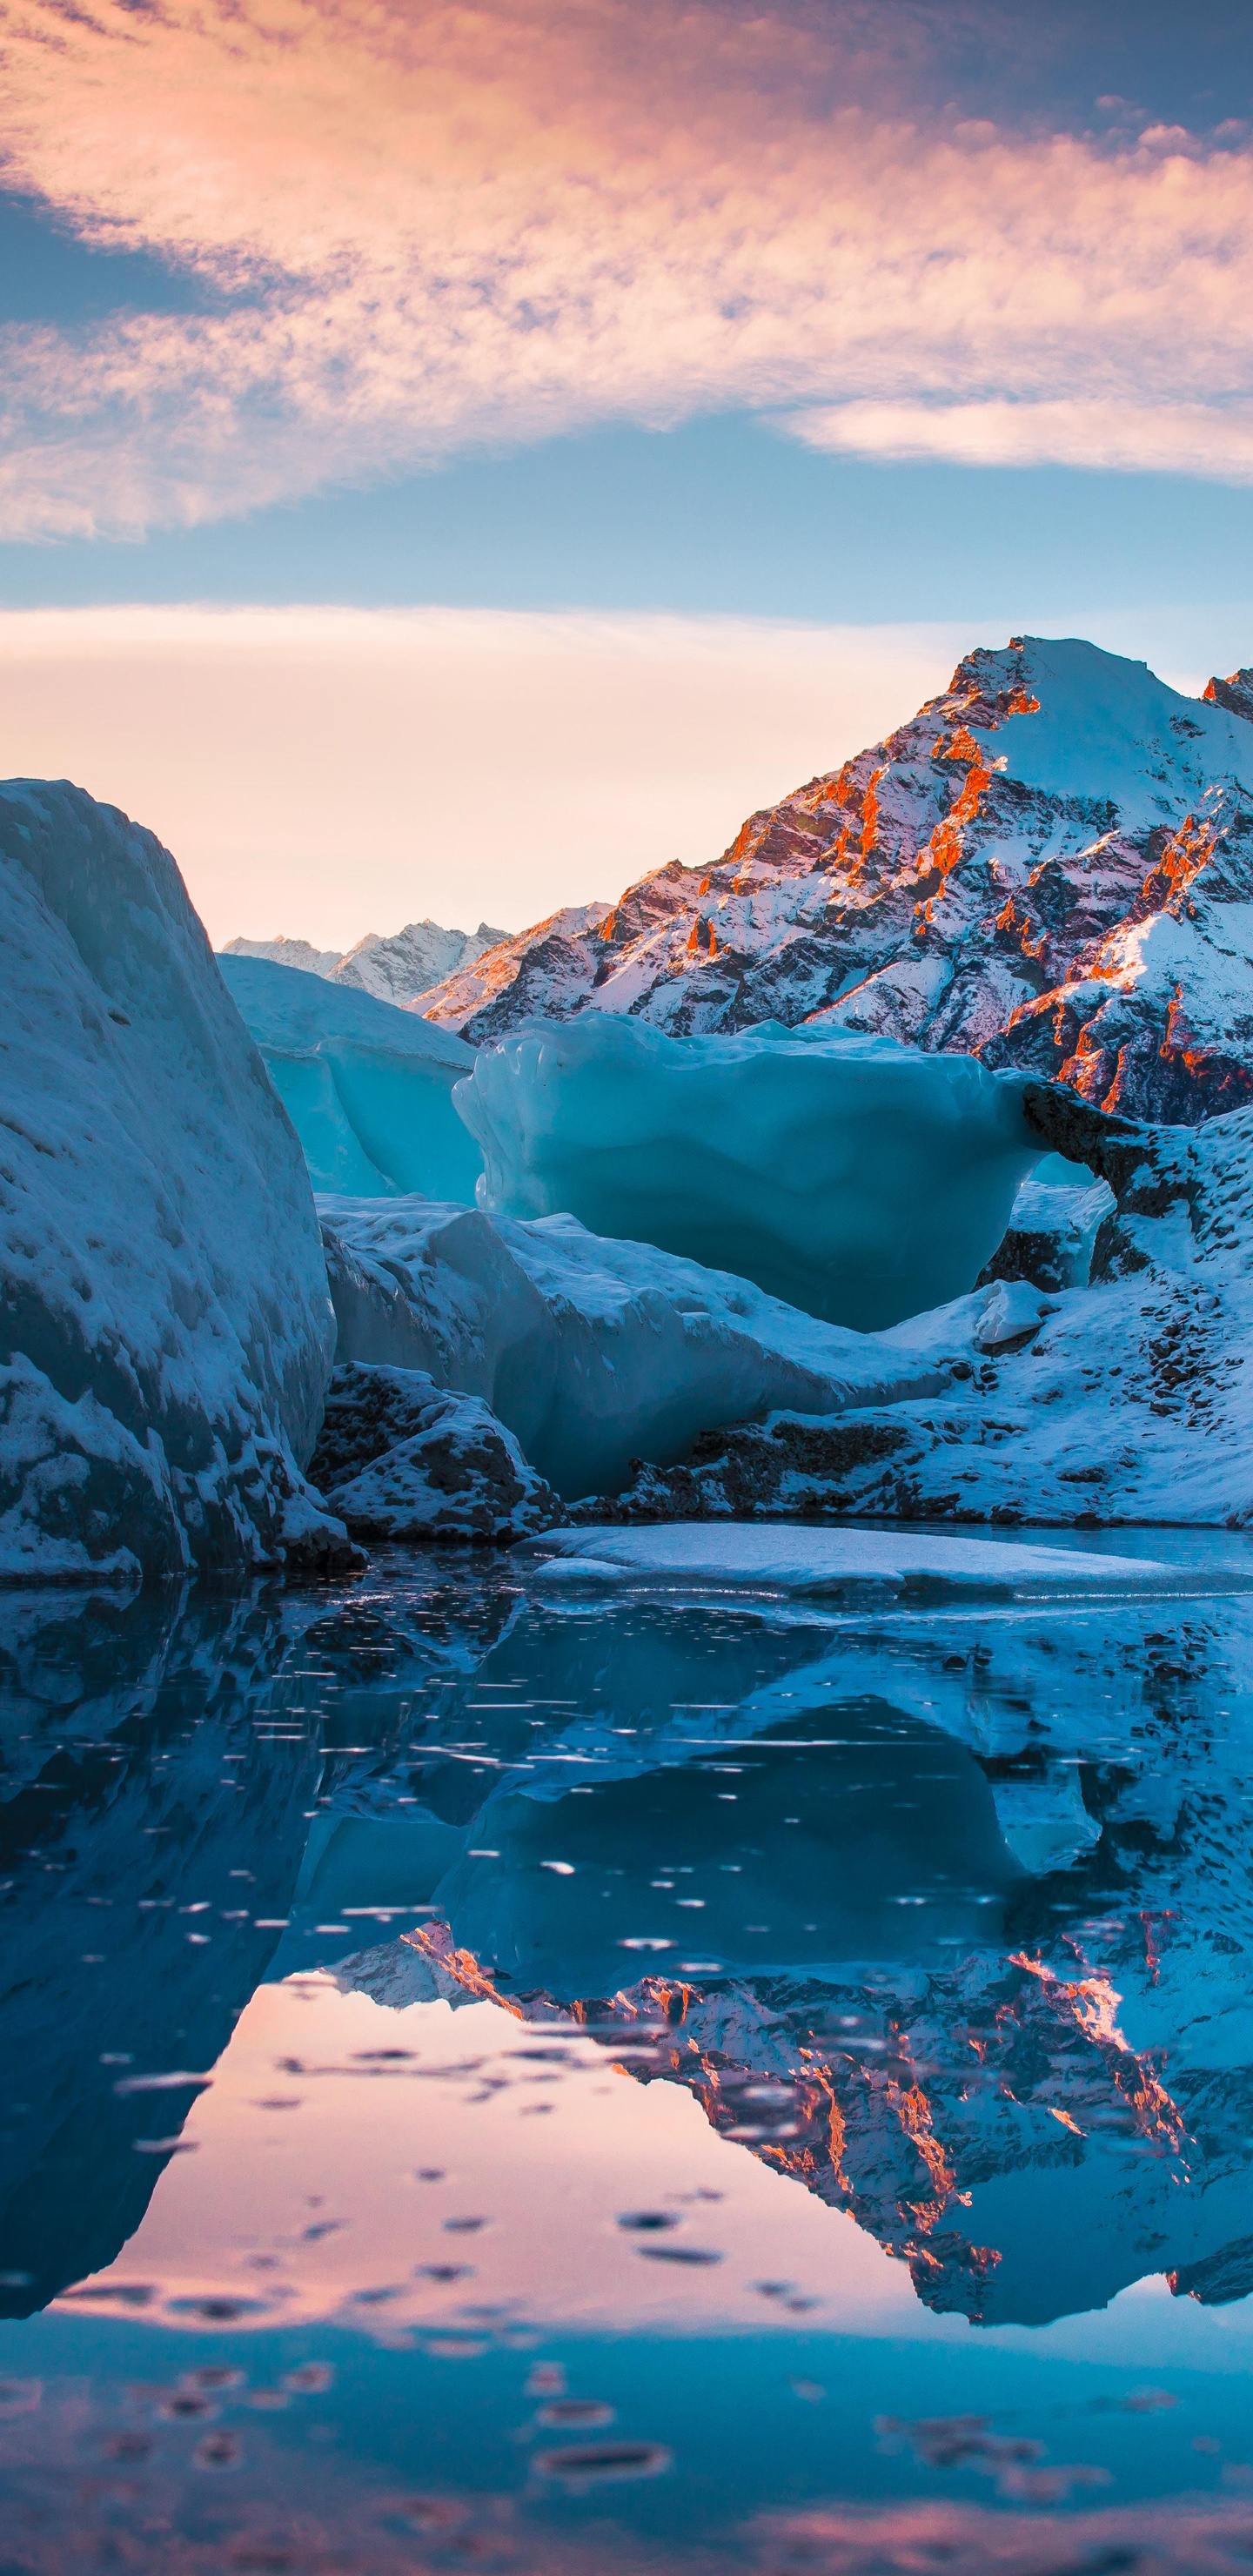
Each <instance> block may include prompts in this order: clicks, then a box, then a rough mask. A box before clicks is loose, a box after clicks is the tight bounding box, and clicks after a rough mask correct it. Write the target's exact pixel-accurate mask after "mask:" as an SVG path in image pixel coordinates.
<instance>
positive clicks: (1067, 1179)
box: [980, 1154, 1115, 1288]
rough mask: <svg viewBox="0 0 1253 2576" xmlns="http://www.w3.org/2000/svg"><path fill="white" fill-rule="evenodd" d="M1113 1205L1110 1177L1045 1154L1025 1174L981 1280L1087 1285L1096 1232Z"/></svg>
mask: <svg viewBox="0 0 1253 2576" xmlns="http://www.w3.org/2000/svg"><path fill="white" fill-rule="evenodd" d="M1114 1206H1115V1199H1114V1193H1113V1191H1112V1190H1111V1188H1110V1186H1109V1183H1108V1181H1101V1180H1098V1179H1097V1177H1096V1175H1095V1173H1093V1172H1090V1171H1087V1170H1086V1169H1085V1168H1084V1167H1083V1166H1082V1165H1076V1164H1074V1163H1068V1162H1066V1161H1064V1160H1063V1157H1062V1156H1061V1155H1060V1154H1046V1155H1045V1157H1044V1160H1043V1161H1042V1162H1040V1163H1037V1165H1036V1167H1035V1170H1034V1171H1033V1172H1029V1173H1028V1174H1027V1178H1026V1180H1025V1181H1024V1182H1023V1184H1022V1187H1021V1188H1020V1190H1019V1192H1018V1196H1017V1198H1016V1199H1015V1201H1014V1204H1013V1207H1012V1208H1011V1210H1010V1215H1009V1224H1008V1226H1007V1227H1006V1229H1005V1232H1004V1234H1003V1235H1002V1237H1001V1240H1000V1242H999V1243H998V1245H997V1247H996V1250H995V1252H994V1253H993V1254H992V1257H991V1259H990V1260H989V1261H986V1262H985V1263H984V1265H983V1269H982V1271H981V1272H980V1283H981V1284H982V1282H983V1281H985V1280H989V1279H1007V1280H1016V1279H1021V1280H1028V1281H1030V1282H1031V1284H1032V1285H1033V1286H1034V1287H1036V1288H1086V1287H1087V1284H1088V1280H1089V1277H1090V1275H1091V1270H1092V1256H1093V1254H1094V1252H1095V1250H1096V1240H1097V1236H1098V1234H1099V1233H1100V1230H1101V1227H1102V1225H1103V1224H1104V1222H1105V1219H1106V1217H1107V1216H1111V1215H1112V1214H1113V1211H1114Z"/></svg>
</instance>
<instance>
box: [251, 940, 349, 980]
mask: <svg viewBox="0 0 1253 2576" xmlns="http://www.w3.org/2000/svg"><path fill="white" fill-rule="evenodd" d="M221 954H222V955H223V957H260V958H262V959H263V960H264V962H265V963H266V964H267V965H269V966H295V967H297V968H298V969H299V971H300V973H301V974H302V975H330V974H332V973H333V972H334V969H335V968H336V967H337V966H338V964H339V960H340V951H339V949H338V948H314V947H313V946H312V945H311V944H310V942H309V941H308V940H307V939H284V938H282V937H281V936H280V937H279V938H278V939H228V940H227V943H226V946H225V948H224V949H223V950H222V952H221Z"/></svg>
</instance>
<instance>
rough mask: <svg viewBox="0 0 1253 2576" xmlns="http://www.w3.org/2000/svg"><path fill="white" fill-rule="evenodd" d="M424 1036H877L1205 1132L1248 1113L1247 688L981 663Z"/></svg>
mask: <svg viewBox="0 0 1253 2576" xmlns="http://www.w3.org/2000/svg"><path fill="white" fill-rule="evenodd" d="M421 1007H422V1010H423V1012H424V1015H425V1016H426V1017H428V1018H430V1019H432V1020H434V1021H435V1022H436V1023H437V1024H438V1025H440V1026H441V1027H444V1028H447V1029H451V1030H454V1031H455V1032H456V1033H457V1034H458V1035H460V1036H464V1037H466V1038H467V1039H469V1040H470V1042H471V1043H477V1044H482V1043H484V1042H489V1041H493V1040H498V1039H500V1038H503V1037H505V1036H507V1035H508V1033H509V1032H510V1030H511V1029H514V1028H516V1027H517V1026H519V1025H520V1023H521V1022H522V1021H523V1020H525V1019H528V1018H533V1017H536V1016H544V1017H550V1018H557V1019H566V1018H570V1017H572V1016H574V1015H575V1014H576V1013H577V1012H579V1011H582V1010H585V1009H598V1010H610V1011H622V1012H628V1013H631V1014H636V1015H639V1016H641V1017H644V1018H646V1019H649V1020H651V1021H653V1022H655V1023H656V1024H658V1025H660V1026H661V1027H664V1028H666V1029H668V1030H670V1031H671V1032H672V1033H673V1034H675V1035H684V1034H696V1033H708V1032H712V1031H715V1030H727V1031H730V1030H734V1029H737V1028H743V1027H747V1026H751V1025H753V1024H754V1023H756V1022H760V1021H762V1020H765V1019H778V1020H780V1021H782V1022H784V1023H785V1024H786V1025H788V1026H796V1025H798V1024H800V1023H803V1022H811V1023H812V1022H814V1021H820V1022H825V1023H827V1024H829V1025H835V1026H843V1027H847V1028H849V1029H852V1030H867V1031H869V1030H876V1031H881V1032H883V1033H884V1034H886V1035H889V1036H892V1037H895V1038H898V1039H900V1040H901V1041H903V1042H904V1043H905V1044H908V1045H914V1046H920V1047H922V1048H924V1049H926V1050H929V1051H931V1050H944V1051H950V1050H953V1051H960V1052H967V1053H972V1054H974V1055H977V1056H980V1057H981V1058H982V1059H983V1060H984V1061H985V1062H986V1063H988V1064H989V1065H990V1066H993V1067H999V1066H1009V1065H1017V1066H1020V1067H1022V1068H1023V1069H1026V1070H1029V1071H1031V1072H1033V1073H1037V1074H1040V1075H1042V1076H1045V1077H1046V1078H1051V1079H1057V1080H1061V1081H1063V1082H1065V1083H1068V1084H1069V1085H1070V1086H1071V1087H1072V1088H1073V1089H1075V1090H1076V1091H1078V1092H1079V1093H1080V1094H1081V1095H1082V1097H1083V1098H1085V1099H1086V1100H1088V1101H1090V1102H1091V1103H1092V1104H1093V1105H1095V1106H1101V1107H1105V1108H1107V1109H1113V1110H1119V1111H1123V1112H1125V1113H1128V1114H1131V1115H1133V1116H1136V1117H1142V1118H1152V1119H1156V1120H1159V1121H1165V1122H1166V1123H1168V1124H1173V1125H1195V1124H1198V1123H1200V1122H1201V1121H1202V1120H1203V1119H1205V1118H1207V1117H1210V1116H1212V1115H1214V1114H1215V1113H1216V1112H1218V1111H1221V1110H1226V1109H1232V1108H1237V1107H1241V1106H1243V1105H1244V1104H1245V1103H1246V1102H1247V1101H1249V1100H1251V1099H1253V669H1250V668H1242V669H1240V670H1238V671H1236V672H1233V673H1231V674H1230V675H1229V676H1228V677H1227V678H1225V679H1219V678H1215V679H1212V680H1211V681H1210V682H1209V684H1208V687H1207V689H1206V690H1205V692H1204V694H1203V695H1202V696H1201V697H1199V698H1189V697H1186V696H1184V695H1183V694H1181V693H1180V692H1178V691H1176V690H1174V689H1171V688H1169V687H1168V686H1167V684H1166V683H1165V682H1163V681H1161V680H1159V679H1157V678H1156V677H1155V675H1154V674H1153V673H1152V672H1151V671H1150V670H1149V669H1148V666H1147V665H1146V664H1144V663H1142V662H1132V661H1127V660H1125V659H1123V658H1122V657H1120V656H1117V655H1114V654H1108V653H1103V652H1101V651H1100V650H1099V649H1098V648H1097V647H1096V646H1094V645H1091V644H1087V643H1084V642H1082V641H1081V640H1079V639H1061V640H1059V641H1050V640H1049V639H1046V638H1042V637H1033V636H1018V637H1013V638H1011V640H1010V643H1009V645H1008V646H1007V647H1005V648H1004V649H1000V650H998V649H993V648H990V647H986V646H979V647H976V648H974V650H972V651H971V652H970V653H968V654H966V655H965V656H964V657H963V659H962V661H961V662H959V664H958V666H957V669H956V671H955V672H954V675H953V679H952V682H951V684H950V686H949V688H948V690H946V691H944V692H943V693H942V694H941V695H940V696H939V697H936V698H933V699H930V700H928V701H927V703H926V705H925V706H923V707H922V708H921V709H920V710H919V712H918V714H917V715H916V716H915V717H913V718H912V719H910V721H909V722H907V723H906V724H904V725H902V726H900V727H898V728H897V729H896V730H895V731H894V732H893V733H891V734H889V735H888V736H887V737H886V738H885V739H884V740H883V741H882V742H880V743H878V744H875V745H872V746H871V747H870V748H869V749H868V750H866V751H863V752H861V753H858V754H857V755H855V757H854V758H852V759H851V760H848V761H845V762H844V763H843V764H842V766H841V767H840V768H839V769H838V770H833V771H827V772H823V773H819V774H818V775H817V776H816V777H814V778H812V779H810V780H808V781H807V782H806V783H805V784H804V785H803V786H802V787H799V788H797V789H795V790H793V791H792V793H791V794H790V795H788V796H785V797H783V798H782V799H780V801H779V802H778V803H777V804H776V805H773V806H768V807H762V808H761V809H759V811H758V812H756V813H755V814H752V815H750V816H749V817H748V819H747V820H746V822H745V823H744V824H743V826H742V827H741V830H740V831H739V833H738V834H737V835H736V838H735V839H734V841H732V843H731V844H730V847H729V848H728V849H727V850H726V851H725V852H724V853H723V856H722V857H721V859H719V860H718V861H716V862H715V863H714V865H713V866H712V867H710V868H708V869H707V870H706V871H705V872H704V873H703V874H702V875H700V876H699V877H697V875H696V871H695V870H692V869H689V868H685V867H683V866H682V865H681V864H680V863H679V862H678V861H677V860H673V861H671V862H670V863H669V864H668V865H666V866H664V867H661V868H658V869H655V870H653V871H651V872H650V873H649V874H647V875H645V876H643V877H641V878H639V879H637V880H636V882H635V883H634V884H633V885H632V886H630V887H628V888H627V889H626V891H625V892H624V894H623V895H622V896H621V897H620V898H619V901H618V902H617V903H616V904H600V903H594V904H586V905H581V906H575V907H567V908H566V909H565V910H563V911H560V912H557V913H553V914H551V915H549V916H548V918H547V919H546V920H544V921H542V922H539V923H537V924H535V925H534V926H533V927H532V928H531V929H529V930H527V931H523V932H521V933H519V934H518V935H517V936H516V937H514V938H510V939H506V940H504V941H502V942H501V943H500V944H499V945H498V946H497V947H495V948H493V949H490V950H488V951H486V952H484V953H483V954H481V955H480V956H479V957H477V958H476V959H474V960H472V961H469V962H468V963H467V964H466V965H465V966H464V967H461V968H459V969H457V970H456V971H455V972H454V973H453V974H451V975H450V976H448V977H447V978H446V979H445V980H444V982H443V983H442V984H439V985H436V986H435V987H434V988H433V989H432V990H431V991H430V992H429V993H427V994H426V995H424V996H423V998H422V1005H421Z"/></svg>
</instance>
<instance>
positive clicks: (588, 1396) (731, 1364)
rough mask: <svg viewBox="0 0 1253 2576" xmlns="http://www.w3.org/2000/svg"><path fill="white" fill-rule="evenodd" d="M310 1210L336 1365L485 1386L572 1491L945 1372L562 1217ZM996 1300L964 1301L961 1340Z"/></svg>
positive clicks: (741, 1284) (431, 1207)
mask: <svg viewBox="0 0 1253 2576" xmlns="http://www.w3.org/2000/svg"><path fill="white" fill-rule="evenodd" d="M319 1205H320V1208H321V1211H322V1217H323V1234H324V1239H325V1242H326V1249H327V1262H328V1268H329V1273H330V1281H331V1293H332V1296H333V1297H334V1300H335V1312H336V1315H337V1317H338V1321H339V1357H340V1359H341V1361H342V1360H359V1361H366V1362H371V1361H373V1362H378V1361H382V1362H385V1363H387V1364H388V1365H389V1366H390V1367H393V1368H403V1369H424V1370H426V1371H427V1373H428V1374H429V1375H430V1376H431V1377H432V1378H433V1379H434V1381H435V1383H436V1385H437V1386H442V1387H453V1388H457V1389H459V1390H460V1391H461V1392H462V1393H464V1394H466V1395H474V1396H481V1397H482V1398H483V1399H484V1401H485V1402H486V1403H487V1404H489V1405H490V1406H491V1408H492V1411H493V1412H494V1413H495V1414H496V1415H497V1417H498V1419H499V1420H500V1421H501V1422H503V1423H504V1424H505V1425H506V1427H507V1428H508V1429H509V1430H510V1431H512V1432H513V1434H514V1435H515V1438H517V1439H518V1440H519V1441H520V1442H521V1444H522V1448H523V1450H524V1452H525V1454H526V1456H527V1458H528V1459H529V1461H530V1463H531V1465H532V1466H533V1467H535V1468H537V1469H538V1470H539V1473H540V1474H541V1475H542V1476H545V1477H546V1478H547V1479H548V1481H549V1483H550V1484H552V1485H555V1486H556V1488H557V1491H558V1492H559V1493H561V1494H564V1495H567V1496H573V1495H579V1494H588V1493H593V1492H596V1491H598V1490H599V1491H602V1492H603V1491H610V1490H612V1489H613V1488H614V1487H615V1486H617V1485H620V1484H621V1483H622V1482H623V1481H624V1480H625V1478H626V1476H627V1475H628V1473H629V1471H630V1467H631V1464H632V1462H633V1461H636V1460H638V1459H639V1458H640V1457H641V1456H643V1457H648V1458H655V1459H662V1460H669V1459H674V1458H681V1457H682V1456H683V1455H684V1453H685V1452H686V1450H687V1449H688V1448H689V1447H690V1445H691V1442H692V1441H693V1440H694V1439H695V1438H696V1437H697V1435H698V1434H699V1433H700V1432H702V1431H705V1430H708V1429H709V1428H711V1426H713V1425H715V1424H719V1423H729V1422H742V1421H744V1420H745V1419H746V1418H747V1417H748V1416H750V1415H754V1414H763V1413H765V1412H766V1411H767V1410H768V1409H769V1407H770V1406H771V1405H780V1404H787V1405H796V1406H797V1407H799V1408H801V1409H803V1410H804V1411H805V1412H807V1413H810V1412H812V1413H815V1414H831V1413H839V1412H841V1411H842V1410H843V1409H844V1407H845V1406H846V1405H858V1404H861V1405H866V1404H883V1403H891V1402H892V1401H894V1400H895V1399H897V1398H902V1397H905V1396H907V1395H911V1394H922V1393H925V1392H926V1391H928V1390H930V1391H932V1392H938V1390H939V1389H940V1388H941V1387H942V1386H943V1385H945V1383H946V1382H947V1365H946V1362H945V1361H944V1360H943V1359H942V1358H941V1357H939V1356H938V1355H937V1349H936V1348H935V1347H933V1346H932V1345H933V1342H934V1336H931V1337H930V1338H928V1340H927V1347H926V1349H925V1351H924V1353H923V1354H922V1356H918V1355H917V1354H915V1352H914V1351H913V1350H912V1348H911V1347H909V1346H907V1345H905V1344H903V1343H901V1342H899V1341H898V1340H896V1339H895V1337H893V1336H890V1335H875V1334H864V1333H851V1332H847V1331H845V1330H844V1329H843V1327H842V1326H840V1325H838V1324H826V1323H820V1322H818V1321H817V1320H816V1319H815V1318H814V1317H813V1316H810V1315H802V1314H800V1313H799V1312H798V1311H797V1309H796V1308H795V1307H793V1306H785V1305H783V1304H782V1303H781V1302H780V1301H779V1299H777V1298H775V1297H767V1296H765V1295H763V1293H762V1291H761V1289H759V1288H754V1287H753V1286H752V1285H751V1283H750V1282H749V1281H748V1280H746V1279H735V1278H732V1277H730V1276H729V1275H728V1274H727V1273H726V1272H724V1271H719V1270H705V1269H702V1268H701V1267H700V1265H699V1264H698V1263H697V1262H694V1261H680V1260H677V1259H676V1258H675V1256H674V1255H673V1254H672V1253H667V1252H657V1251H655V1250H654V1249H653V1246H652V1245H651V1244H648V1243H617V1242H611V1241H607V1240H605V1239H604V1238H603V1237H601V1236H599V1235H595V1234H589V1233H588V1232H587V1231H586V1229H585V1227H583V1226H581V1225H579V1224H577V1223H576V1221H575V1219H574V1218H573V1217H568V1216H552V1217H541V1218H539V1219H538V1220H537V1221H536V1222H535V1223H534V1224H514V1223H513V1222H511V1220H510V1219H509V1218H507V1217H496V1218H492V1217H488V1216H484V1215H482V1214H481V1213H480V1212H479V1210H478V1209H476V1208H464V1207H446V1206H440V1205H439V1204H438V1203H436V1202H434V1201H432V1200H430V1199H419V1198H403V1199H389V1200H379V1199H353V1198H324V1199H322V1200H320V1201H319ZM1029 1293H1030V1292H1029ZM1003 1294H1004V1292H1003V1291H1002V1290H1000V1289H997V1290H990V1289H985V1290H983V1291H982V1292H981V1294H980V1295H979V1296H978V1297H976V1298H974V1299H964V1300H963V1301H962V1305H961V1320H960V1321H959V1323H958V1325H957V1326H956V1328H955V1333H954V1336H953V1347H954V1349H955V1350H957V1351H967V1350H969V1349H970V1347H971V1333H972V1331H973V1329H974V1328H975V1325H976V1324H977V1321H978V1317H979V1314H980V1312H981V1310H982V1308H983V1306H984V1305H986V1303H987V1301H988V1299H989V1298H990V1297H993V1296H999V1295H1003ZM967 1308H969V1310H970V1311H969V1315H967V1313H966V1309H967Z"/></svg>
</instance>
